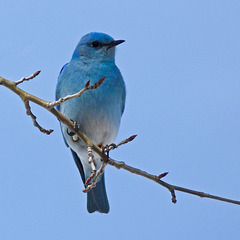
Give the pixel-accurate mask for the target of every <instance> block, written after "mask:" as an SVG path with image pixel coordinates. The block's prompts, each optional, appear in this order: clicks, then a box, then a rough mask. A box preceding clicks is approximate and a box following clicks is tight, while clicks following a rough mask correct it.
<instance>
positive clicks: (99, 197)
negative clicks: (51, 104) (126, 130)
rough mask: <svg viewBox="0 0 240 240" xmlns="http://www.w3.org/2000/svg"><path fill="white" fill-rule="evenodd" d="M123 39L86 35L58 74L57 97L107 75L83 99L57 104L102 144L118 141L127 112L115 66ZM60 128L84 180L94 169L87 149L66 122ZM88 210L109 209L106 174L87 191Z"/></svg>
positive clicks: (122, 89)
mask: <svg viewBox="0 0 240 240" xmlns="http://www.w3.org/2000/svg"><path fill="white" fill-rule="evenodd" d="M122 42H124V40H114V39H113V38H112V37H111V36H109V35H107V34H104V33H97V32H92V33H89V34H87V35H85V36H83V37H82V38H81V40H80V42H79V43H78V45H77V47H76V49H75V51H74V53H73V56H72V59H71V61H70V62H69V63H67V64H65V65H64V66H63V68H62V70H61V72H60V74H59V77H58V83H57V88H56V99H59V98H62V97H64V96H67V95H69V94H74V93H77V92H78V91H80V90H81V89H82V88H83V87H84V85H85V84H86V82H87V81H88V80H90V82H91V84H94V83H96V82H98V80H99V79H100V78H102V77H104V76H106V78H105V80H104V82H103V83H102V84H101V85H100V86H99V87H98V88H97V89H95V90H92V91H88V92H85V93H84V94H83V95H82V96H81V97H80V98H74V99H71V100H68V101H66V102H64V103H62V104H61V105H60V106H59V107H58V110H60V111H61V112H62V113H63V114H64V115H66V116H67V117H68V118H69V119H71V120H72V121H74V122H76V123H77V124H78V127H79V130H80V131H82V132H83V133H85V134H86V135H87V136H88V137H89V138H90V139H91V140H92V141H93V142H94V143H95V144H97V145H101V146H105V145H107V144H110V143H113V141H114V140H115V138H116V136H117V133H118V129H119V125H120V119H121V116H122V114H123V111H124V106H125V97H126V90H125V83H124V80H123V78H122V75H121V73H120V71H119V69H118V67H117V66H116V65H115V47H116V46H117V45H118V44H120V43H122ZM61 130H62V134H63V137H64V140H65V143H66V145H67V146H68V147H70V150H71V152H72V155H73V158H74V161H75V163H76V165H77V167H78V170H79V172H80V175H81V178H82V180H83V183H85V181H86V180H87V179H88V177H89V176H90V174H91V172H92V168H91V166H90V164H89V162H88V154H87V148H86V146H85V144H84V143H83V142H82V141H81V140H80V139H78V137H77V136H76V135H74V133H72V132H71V131H70V130H69V129H68V128H67V126H66V125H64V124H61ZM94 161H95V165H96V168H97V169H99V167H100V166H101V159H100V157H99V156H98V155H97V154H95V153H94ZM90 183H91V182H90ZM87 210H88V212H90V213H92V212H95V211H99V212H101V213H108V212H109V203H108V199H107V195H106V190H105V183H104V174H102V175H101V176H100V177H99V178H98V182H97V184H96V187H95V188H93V189H92V190H90V191H89V192H88V193H87Z"/></svg>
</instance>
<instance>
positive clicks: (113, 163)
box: [0, 77, 240, 205]
mask: <svg viewBox="0 0 240 240" xmlns="http://www.w3.org/2000/svg"><path fill="white" fill-rule="evenodd" d="M0 85H3V86H5V87H7V88H9V89H10V90H11V91H13V92H14V93H16V94H17V95H18V96H19V97H20V98H21V99H22V100H23V102H24V103H25V102H26V101H31V102H34V103H35V104H37V105H39V106H41V107H43V108H45V109H46V110H48V111H49V112H51V113H52V114H53V115H54V116H55V117H56V118H57V119H58V120H59V121H60V122H62V123H63V124H65V125H66V126H67V127H68V128H69V129H70V130H71V131H73V132H75V133H76V134H77V135H78V136H79V137H80V138H81V140H82V141H83V142H84V143H85V145H86V146H87V147H91V148H92V150H93V151H95V152H96V153H97V154H98V155H99V156H100V158H101V159H102V161H103V163H104V164H105V165H107V164H109V165H111V166H114V167H116V168H118V169H124V170H126V171H128V172H131V173H134V174H137V175H140V176H142V177H145V178H148V179H150V180H152V181H154V182H156V183H158V184H160V185H161V186H163V187H165V188H167V189H168V190H169V191H170V193H171V196H172V202H174V203H175V202H176V195H175V191H180V192H185V193H188V194H193V195H196V196H199V197H202V198H211V199H215V200H219V201H223V202H229V203H233V204H237V205H240V201H236V200H232V199H228V198H223V197H219V196H215V195H211V194H207V193H204V192H200V191H195V190H192V189H188V188H183V187H179V186H175V185H171V184H169V183H167V182H164V181H162V180H161V179H160V176H161V174H160V175H159V176H157V175H152V174H149V173H147V172H145V171H142V170H140V169H137V168H134V167H131V166H129V165H127V164H125V163H124V162H119V161H116V160H113V159H111V158H110V159H109V158H108V156H107V155H106V154H105V153H104V152H103V151H102V149H101V148H99V147H98V146H97V145H95V144H94V143H93V142H92V141H91V140H90V139H89V138H88V137H87V136H86V135H85V134H84V133H82V132H81V131H79V129H76V128H75V126H74V123H73V122H72V121H71V120H70V119H69V118H67V117H66V116H65V115H63V114H62V113H61V112H59V111H58V110H56V109H55V108H54V107H49V102H48V101H44V100H42V99H40V98H38V97H36V96H33V95H31V94H29V93H27V92H25V91H23V90H22V89H20V88H18V87H17V86H16V85H17V84H16V83H15V82H13V81H9V80H7V79H4V78H1V77H0ZM93 86H94V85H93ZM95 86H96V87H97V84H96V85H95ZM88 87H89V86H88ZM92 89H94V88H92ZM59 104H60V103H59ZM31 117H32V116H31ZM104 167H105V166H102V167H101V170H103V169H102V168H104ZM98 174H101V173H100V171H99V173H98V172H97V173H96V176H95V178H94V179H93V181H95V179H96V180H97V175H98Z"/></svg>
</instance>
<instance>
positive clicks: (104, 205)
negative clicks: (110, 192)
mask: <svg viewBox="0 0 240 240" xmlns="http://www.w3.org/2000/svg"><path fill="white" fill-rule="evenodd" d="M87 210H88V212H89V213H93V212H95V211H98V212H100V213H108V212H109V203H108V198H107V193H106V189H105V183H104V174H102V176H101V179H100V181H99V182H97V184H96V187H95V188H92V189H91V190H90V192H88V193H87Z"/></svg>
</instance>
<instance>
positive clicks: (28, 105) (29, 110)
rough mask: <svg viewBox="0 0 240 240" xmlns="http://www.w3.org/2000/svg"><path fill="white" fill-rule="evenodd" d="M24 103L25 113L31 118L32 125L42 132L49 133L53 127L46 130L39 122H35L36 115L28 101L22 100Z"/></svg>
mask: <svg viewBox="0 0 240 240" xmlns="http://www.w3.org/2000/svg"><path fill="white" fill-rule="evenodd" d="M24 105H25V108H26V114H27V115H28V116H30V117H31V118H32V121H33V125H34V126H35V127H37V128H38V129H39V130H40V131H41V132H42V133H45V134H47V135H49V134H51V133H52V132H53V129H49V130H47V129H45V128H43V127H41V126H40V125H39V123H38V122H37V117H36V116H35V115H34V114H33V113H32V111H31V107H30V104H29V101H24Z"/></svg>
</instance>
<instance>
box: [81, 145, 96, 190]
mask: <svg viewBox="0 0 240 240" xmlns="http://www.w3.org/2000/svg"><path fill="white" fill-rule="evenodd" d="M87 151H88V162H89V164H90V165H91V168H92V173H91V174H90V176H89V177H88V178H87V180H86V182H85V184H84V185H85V186H87V185H88V184H89V182H90V181H91V180H92V179H93V178H94V176H95V174H96V171H97V169H96V165H95V162H94V155H93V153H92V148H91V147H87Z"/></svg>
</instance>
